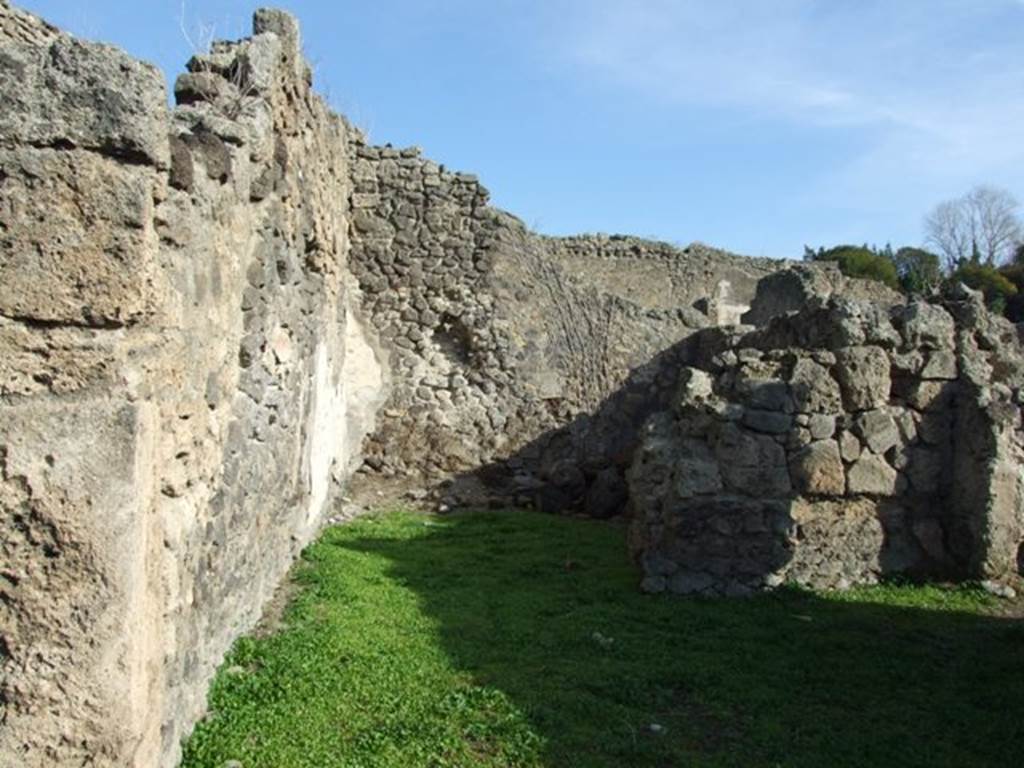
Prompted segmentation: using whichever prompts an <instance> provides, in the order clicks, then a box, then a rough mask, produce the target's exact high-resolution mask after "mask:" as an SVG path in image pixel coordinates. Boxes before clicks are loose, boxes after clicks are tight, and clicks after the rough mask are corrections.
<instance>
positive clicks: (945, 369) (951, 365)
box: [921, 349, 957, 381]
mask: <svg viewBox="0 0 1024 768" xmlns="http://www.w3.org/2000/svg"><path fill="white" fill-rule="evenodd" d="M956 375H957V366H956V354H954V353H953V351H952V350H948V349H937V350H935V351H933V352H932V353H931V354H929V355H928V362H927V363H926V364H925V366H924V369H923V370H922V371H921V378H922V379H936V380H943V381H951V380H953V379H955V378H956Z"/></svg>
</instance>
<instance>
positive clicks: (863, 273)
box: [804, 245, 900, 290]
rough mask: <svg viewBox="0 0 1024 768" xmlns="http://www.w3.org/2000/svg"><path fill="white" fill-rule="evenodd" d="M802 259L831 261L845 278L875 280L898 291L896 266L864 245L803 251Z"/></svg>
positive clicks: (898, 282)
mask: <svg viewBox="0 0 1024 768" xmlns="http://www.w3.org/2000/svg"><path fill="white" fill-rule="evenodd" d="M804 258H805V259H806V260H809V261H832V262H835V263H836V265H837V266H838V267H839V271H840V272H842V273H843V274H844V275H846V276H847V277H860V278H864V279H867V280H877V281H878V282H880V283H885V284H886V285H888V286H889V287H890V288H894V289H896V290H899V289H900V277H899V274H898V273H897V271H896V265H895V264H894V263H893V260H892V259H891V258H889V257H888V256H887V255H886V254H884V253H880V252H878V251H876V250H874V249H872V248H868V247H867V246H866V245H863V246H858V245H837V246H836V247H835V248H829V249H827V250H826V249H825V248H819V249H818V250H817V251H814V250H812V249H810V248H807V249H805V251H804Z"/></svg>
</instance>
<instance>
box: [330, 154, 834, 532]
mask: <svg viewBox="0 0 1024 768" xmlns="http://www.w3.org/2000/svg"><path fill="white" fill-rule="evenodd" d="M350 147H351V151H352V154H351V158H350V162H351V166H352V175H353V194H352V198H351V208H352V210H353V216H352V243H353V250H352V258H351V262H350V263H351V265H352V269H353V273H354V274H355V276H356V278H357V279H358V281H359V283H360V285H361V287H362V290H363V294H364V308H365V311H366V314H367V316H368V317H369V318H371V321H372V323H373V324H374V327H375V328H376V329H377V330H378V331H379V333H380V335H381V338H382V340H383V342H384V344H385V345H386V346H387V347H388V348H389V349H390V351H391V366H392V368H393V370H394V382H395V386H394V387H393V390H392V393H391V397H390V400H389V402H388V404H387V406H386V408H385V410H384V411H383V414H382V420H381V426H380V428H379V430H378V431H377V433H375V435H374V436H373V438H372V440H371V441H370V443H369V444H368V445H367V455H368V462H369V465H370V467H372V469H373V470H374V471H375V472H377V473H378V474H380V475H384V476H400V477H408V476H409V475H413V476H416V477H425V478H426V480H427V481H428V483H429V482H430V481H432V480H438V479H441V478H452V477H454V478H455V479H456V482H455V485H454V486H453V487H451V488H449V490H448V494H447V498H448V499H449V500H451V501H453V502H454V501H458V500H459V498H460V496H459V494H463V496H462V499H463V500H467V499H471V500H473V501H480V500H481V499H482V498H487V499H490V500H491V501H506V502H507V501H517V502H518V503H537V504H539V505H540V506H542V507H543V508H549V509H567V508H574V507H579V506H580V505H585V502H586V498H587V497H588V495H591V496H594V495H595V494H596V496H600V495H602V494H601V493H600V492H595V493H590V490H589V489H592V488H593V486H594V484H595V482H597V481H598V479H599V478H603V480H602V481H601V482H602V483H603V484H604V485H605V486H607V485H608V484H609V483H610V484H611V485H618V486H622V487H624V480H623V479H622V471H623V469H624V467H625V464H626V463H628V457H629V456H630V455H631V452H632V444H633V442H634V439H635V434H636V430H637V428H638V427H639V425H640V424H642V423H643V421H644V419H645V418H646V416H647V415H648V414H649V413H650V412H651V410H653V409H655V408H656V407H658V403H659V402H661V400H662V399H663V396H664V395H665V394H666V393H667V392H668V391H670V389H671V387H667V386H665V385H666V384H670V382H671V379H665V377H663V376H660V375H659V372H660V367H661V366H662V365H665V364H667V363H668V361H667V360H664V359H662V356H663V355H662V353H663V352H664V351H665V350H669V349H671V348H673V347H674V346H675V345H676V344H677V342H679V341H681V340H683V339H685V338H687V337H688V336H690V335H691V334H692V333H694V331H696V330H698V329H700V328H705V327H708V326H711V325H718V324H724V323H736V322H739V320H740V317H741V316H742V315H743V314H744V313H746V312H747V311H748V310H749V309H750V305H751V303H752V301H753V300H754V297H755V295H756V293H757V285H758V282H759V280H761V279H762V278H764V277H765V276H766V275H769V274H773V273H774V272H775V271H777V270H778V269H780V268H781V267H784V266H786V265H785V264H784V263H781V262H778V261H771V260H766V259H748V258H743V257H739V256H735V255H732V254H728V253H725V252H722V251H715V250H713V249H710V248H707V247H705V246H700V245H693V246H690V247H688V248H686V249H679V248H675V247H673V246H671V245H668V244H665V243H657V242H650V241H645V240H640V239H637V238H631V237H622V236H611V237H609V236H596V235H591V236H580V237H569V238H551V237H542V236H538V235H536V234H533V233H531V232H529V231H528V230H527V229H526V228H525V227H524V226H523V224H522V223H521V222H520V221H519V220H517V219H515V218H514V217H512V216H510V215H508V214H506V213H504V212H502V211H500V210H497V209H494V208H492V207H490V206H488V204H487V201H488V193H487V190H486V189H484V188H483V187H482V186H481V185H480V183H479V182H478V181H477V179H476V178H475V177H474V176H471V175H468V174H461V173H453V172H450V171H448V170H446V169H445V168H444V167H442V166H439V165H438V164H437V163H434V162H432V161H430V160H428V159H425V158H423V157H421V155H420V153H419V151H418V150H417V149H396V148H393V147H390V146H388V147H378V146H371V145H368V144H364V143H357V142H353V143H351V144H350ZM811 271H814V270H813V269H812V270H811ZM817 271H818V272H827V271H828V270H827V268H820V269H818V270H817ZM830 274H831V273H830ZM832 277H833V279H834V278H835V275H832ZM829 285H830V290H832V289H834V290H837V291H838V290H839V289H838V288H836V287H835V286H833V285H832V284H831V283H830V284H829ZM481 469H482V471H477V470H481ZM609 469H612V471H613V473H614V474H616V475H617V476H618V481H617V482H616V481H613V479H612V477H611V475H610V474H609V472H608V470H609ZM479 479H483V480H484V481H485V485H487V486H488V487H487V488H485V489H483V491H480V489H478V488H477V489H474V488H473V487H471V486H472V483H470V482H466V481H470V480H479ZM603 506H604V512H605V513H611V512H612V511H613V510H614V511H620V510H619V509H617V508H615V505H614V504H612V505H610V506H609V505H607V504H605V505H603Z"/></svg>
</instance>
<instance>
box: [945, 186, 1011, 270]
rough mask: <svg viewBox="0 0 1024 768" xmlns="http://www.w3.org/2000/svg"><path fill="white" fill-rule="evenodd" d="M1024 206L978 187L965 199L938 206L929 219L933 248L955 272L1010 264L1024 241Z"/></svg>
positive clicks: (999, 192)
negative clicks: (966, 266)
mask: <svg viewBox="0 0 1024 768" xmlns="http://www.w3.org/2000/svg"><path fill="white" fill-rule="evenodd" d="M1019 209H1020V204H1019V203H1018V202H1017V199H1016V198H1015V197H1014V196H1013V195H1011V194H1010V193H1009V192H1007V191H1006V190H1005V189H999V188H998V187H988V186H980V187H975V188H974V189H972V190H971V191H970V192H968V193H967V194H966V195H964V196H963V197H959V198H957V199H955V200H947V201H945V202H943V203H939V204H938V205H937V206H935V209H934V210H933V211H932V212H931V213H930V214H928V217H927V218H926V219H925V234H926V239H927V242H928V244H929V245H932V246H934V247H935V248H936V249H937V250H938V251H939V253H940V254H941V255H942V257H943V259H944V260H945V263H946V268H947V269H948V270H949V271H950V272H953V271H955V270H956V269H957V268H959V267H960V266H962V265H964V264H968V263H972V264H981V263H984V264H986V265H988V266H994V265H996V264H998V263H1001V262H1004V261H1009V260H1010V259H1011V258H1012V257H1013V252H1014V249H1015V248H1016V247H1017V245H1018V244H1019V243H1020V242H1021V240H1022V235H1024V225H1022V223H1021V219H1020V215H1019V214H1018V211H1019Z"/></svg>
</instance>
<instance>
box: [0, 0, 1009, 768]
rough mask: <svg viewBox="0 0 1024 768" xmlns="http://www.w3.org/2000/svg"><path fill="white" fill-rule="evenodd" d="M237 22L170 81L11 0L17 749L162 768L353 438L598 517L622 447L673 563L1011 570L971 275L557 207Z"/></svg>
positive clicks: (998, 404)
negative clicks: (232, 38)
mask: <svg viewBox="0 0 1024 768" xmlns="http://www.w3.org/2000/svg"><path fill="white" fill-rule="evenodd" d="M253 26H254V29H253V32H254V34H253V36H252V37H251V38H249V39H246V40H242V41H238V42H233V43H215V44H214V45H213V46H212V48H211V50H210V51H209V52H207V53H204V54H203V55H197V56H195V57H194V58H193V59H192V60H191V61H190V62H189V63H188V71H187V72H186V73H185V74H183V75H181V76H180V77H179V78H178V79H177V81H176V83H175V87H174V95H175V99H176V102H177V106H176V107H175V108H174V109H168V107H167V95H166V89H165V86H164V83H163V80H162V77H161V75H160V74H159V73H158V72H157V71H156V70H155V69H154V68H153V67H151V66H149V65H146V64H143V63H141V62H138V61H135V60H133V59H131V58H129V57H127V56H126V55H125V54H123V53H121V52H120V51H118V50H116V49H114V48H111V47H109V46H104V45H100V44H94V43H86V42H82V41H79V40H76V39H74V38H72V37H71V36H69V35H66V34H64V33H61V32H60V31H58V30H56V29H54V28H52V27H50V26H48V25H46V24H45V23H44V22H42V21H40V20H39V19H36V18H35V17H33V16H31V15H29V14H26V13H22V12H20V11H17V10H15V9H13V8H12V7H11V6H10V4H9V3H8V2H7V0H0V664H2V675H3V677H2V679H0V706H2V707H3V713H2V715H0V725H2V730H0V763H3V764H8V763H10V764H12V765H24V766H28V767H30V768H32V767H34V766H65V765H67V766H70V765H83V764H88V765H96V766H126V765H132V766H145V767H146V768H150V767H151V766H170V765H173V764H174V763H175V761H176V759H177V756H178V754H179V751H180V750H179V743H180V739H181V738H182V736H183V735H185V734H186V733H187V732H188V730H189V729H190V728H191V725H192V724H193V723H194V722H195V720H196V718H197V717H199V716H200V715H201V713H202V711H203V707H204V700H205V691H206V685H207V682H208V681H209V679H210V677H211V675H212V674H213V670H214V668H215V667H216V665H217V664H218V662H219V661H220V660H221V658H222V656H223V654H224V652H225V651H226V650H227V648H228V647H229V645H230V643H231V642H232V640H233V639H234V638H235V637H237V636H238V635H239V634H241V633H243V632H245V631H247V630H248V629H250V628H251V627H252V626H253V625H254V624H255V622H256V621H257V619H258V618H259V616H260V614H261V610H262V608H263V606H264V605H265V603H266V602H267V600H268V598H269V597H270V596H271V594H272V592H273V590H274V589H275V587H276V585H277V584H278V583H279V581H280V580H281V578H282V577H283V575H284V574H285V572H286V570H287V569H288V567H289V565H290V564H291V562H292V561H293V559H294V558H295V556H296V555H297V554H298V552H299V551H300V549H301V548H302V547H303V546H304V544H305V543H306V542H308V541H309V540H310V538H311V537H312V536H313V535H314V534H315V533H316V532H317V530H318V529H319V527H320V525H321V524H322V522H323V520H324V519H325V517H326V516H327V514H328V511H329V510H330V509H331V508H332V505H333V504H334V501H335V499H336V498H338V497H339V495H340V491H341V489H342V488H343V486H344V485H345V484H346V482H347V480H348V477H349V475H350V474H351V473H352V472H353V471H354V470H355V469H356V468H357V467H360V465H361V469H362V470H363V472H364V473H365V474H366V476H367V477H368V478H370V479H372V480H373V481H375V482H380V481H383V480H392V479H393V480H399V481H402V482H406V483H411V484H413V485H415V486H417V487H422V486H423V485H424V484H427V485H435V486H438V487H442V488H444V494H445V498H446V499H447V500H448V501H450V502H451V503H457V502H459V501H480V500H484V501H488V502H492V503H508V502H514V503H518V504H528V505H533V506H536V507H539V508H541V509H545V510H550V511H565V510H584V511H586V512H587V513H589V514H592V515H597V516H607V515H613V514H617V513H620V512H622V511H623V509H624V508H625V507H626V503H627V496H628V492H629V490H630V489H628V488H627V484H626V477H625V474H626V469H627V468H628V467H629V466H630V465H631V463H632V464H633V467H634V469H633V473H632V493H633V501H632V504H633V507H634V508H635V509H636V510H637V511H638V513H639V514H640V515H641V516H640V517H639V518H638V522H637V524H636V525H635V526H634V539H635V541H636V543H637V546H638V547H639V549H640V550H641V551H642V552H644V553H645V555H644V562H645V565H646V566H647V568H648V580H647V586H648V587H649V588H652V589H663V588H666V587H667V588H672V589H675V590H676V591H692V590H693V589H695V588H696V587H695V585H697V587H699V588H701V589H721V590H727V591H735V590H736V589H737V585H738V586H739V587H742V589H749V588H752V587H756V586H759V585H762V584H765V583H772V582H773V581H774V580H777V579H778V578H780V577H781V578H787V577H789V576H792V577H793V578H799V579H802V580H803V581H804V582H806V583H814V584H839V583H840V578H841V577H844V576H845V577H846V578H847V580H848V581H852V580H867V579H870V578H873V577H874V576H875V575H877V574H878V573H880V572H884V571H885V570H886V569H887V568H895V566H893V565H892V564H893V563H898V564H899V567H900V568H902V569H905V570H912V571H913V570H931V571H936V572H939V571H941V572H950V573H985V574H989V573H1000V572H1003V571H1005V570H1006V569H1008V568H1012V567H1014V566H1015V563H1016V558H1017V557H1018V553H1017V549H1018V545H1019V541H1020V535H1019V531H1020V527H1021V521H1020V513H1019V506H1020V505H1019V503H1018V499H1019V497H1020V488H1019V466H1020V458H1021V457H1020V456H1019V453H1020V450H1021V440H1020V434H1019V432H1020V427H1019V423H1018V418H1019V409H1018V408H1017V407H1016V406H1017V398H1018V396H1019V395H1018V392H1019V390H1018V389H1017V384H1016V383H1015V382H1016V381H1017V379H1016V377H1017V375H1018V373H1017V372H1018V369H1019V366H1018V363H1017V360H1018V357H1017V356H1016V355H1017V353H1016V352H1015V351H1013V352H1012V353H1011V352H1007V350H1011V348H1012V349H1016V348H1013V347H1012V345H1010V344H1009V342H1008V341H1007V339H1006V338H1005V337H1007V336H1008V334H1009V333H1010V331H1011V330H1012V329H1008V327H1007V326H1005V325H1004V324H1001V323H999V322H997V321H995V320H992V319H991V318H989V317H988V316H987V315H986V314H985V313H984V311H983V309H981V308H980V307H979V306H978V305H977V302H973V300H969V299H963V300H961V301H959V302H954V303H953V304H949V305H946V309H942V308H938V307H932V306H931V305H924V304H917V305H913V306H912V307H911V308H905V307H901V305H900V299H899V297H896V296H893V295H891V294H890V293H889V292H887V291H883V290H881V289H880V288H878V287H877V285H874V284H869V283H864V282H861V281H851V280H847V279H845V278H843V277H842V276H841V275H839V273H838V272H837V271H836V270H835V269H834V268H833V267H831V266H829V265H812V266H800V267H797V266H794V265H786V264H784V263H781V262H774V261H768V260H764V259H748V258H743V257H740V256H736V255H733V254H728V253H725V252H722V251H717V250H715V249H712V248H709V247H707V246H703V245H700V244H694V245H691V246H688V247H686V248H676V247H674V246H671V245H668V244H665V243H656V242H651V241H646V240H640V239H636V238H631V237H623V236H603V235H587V236H580V237H568V238H553V237H544V236H540V235H537V234H535V233H532V232H530V231H528V230H527V229H526V228H525V227H524V226H523V224H522V223H521V222H520V221H518V220H517V219H515V218H514V217H513V216H510V215H509V214H507V213H504V212H502V211H500V210H497V209H494V208H492V207H490V206H489V205H488V193H487V190H486V189H484V188H483V187H482V186H481V185H480V183H479V182H478V181H477V180H476V178H474V177H473V176H470V175H467V174H460V173H453V172H451V171H449V170H447V169H445V168H444V167H442V166H440V165H438V164H437V163H434V162H432V161H430V160H428V159H426V158H423V157H422V156H421V155H420V153H419V151H418V150H415V149H402V150H400V149H395V148H393V147H390V146H385V147H378V146H372V145H370V144H369V143H367V142H366V140H365V139H364V138H363V137H362V136H361V135H360V134H359V132H358V131H356V130H354V129H352V128H351V127H349V126H348V125H347V124H346V123H345V121H344V120H343V118H341V117H339V116H337V115H335V114H333V113H331V112H330V111H329V110H328V109H327V108H326V107H325V106H324V104H323V103H322V101H321V100H320V99H319V98H318V97H316V96H315V95H314V94H313V92H312V83H311V75H310V70H309V68H308V66H307V65H306V63H305V62H304V60H303V58H302V55H301V42H300V39H299V30H298V27H297V24H296V22H295V20H294V19H292V18H291V17H290V16H288V15H287V14H284V13H281V12H276V11H268V10H263V11H258V12H257V13H256V14H255V17H254V25H253ZM784 267H787V269H785V271H782V272H780V271H779V270H780V269H782V268H784ZM851 296H852V297H858V296H860V297H868V298H870V299H872V300H873V301H875V302H876V303H875V304H874V305H873V306H874V309H870V308H868V309H859V310H856V311H854V310H853V309H849V308H850V307H852V306H854V305H847V304H842V303H839V304H831V305H824V304H821V303H819V302H820V301H822V300H824V299H825V298H828V297H851ZM805 304H813V305H814V306H815V307H817V308H816V309H814V310H813V313H817V314H813V313H812V314H809V315H806V314H805V315H798V316H795V317H788V318H786V319H783V320H780V321H777V322H772V318H774V317H776V316H778V315H780V314H782V313H786V312H790V311H791V310H795V309H799V308H800V307H802V306H804V305H805ZM890 307H892V309H890ZM844 308H845V309H844ZM808 311H811V310H808ZM844 312H845V313H847V314H843V313H844ZM851 312H852V313H853V314H850V313H851ZM857 312H859V313H860V314H859V315H858V314H857ZM890 312H891V313H892V320H891V321H890V319H889V317H890ZM914 313H917V314H914ZM740 321H742V322H745V323H748V324H753V325H760V326H764V327H763V329H762V330H761V331H758V332H755V333H753V334H752V335H751V334H747V335H741V333H740V330H739V327H738V326H736V325H735V324H736V323H738V322H740ZM936 328H937V329H939V330H938V331H936V330H935V329H936ZM727 329H731V330H727ZM747 330H749V327H748V328H747ZM787 334H788V335H787ZM844 334H845V335H844ZM858 334H860V335H859V336H858ZM951 360H952V362H950V361H951ZM683 366H688V367H690V368H697V369H700V371H702V373H697V372H693V373H690V374H688V375H689V378H688V379H687V381H689V382H690V389H688V390H687V393H688V394H687V395H686V399H684V400H683V401H680V402H676V401H675V396H676V394H677V391H678V387H677V379H678V372H679V369H680V367H683ZM951 366H952V367H951ZM883 369H884V371H886V375H887V376H888V378H885V377H883V376H882V375H881V373H878V371H882V370H883ZM822 371H824V375H822V376H821V377H818V374H819V373H821V372H822ZM876 373H878V376H875V374H876ZM855 374H856V375H855ZM861 374H863V375H861ZM833 375H834V377H835V378H832V379H830V378H829V376H833ZM879 377H880V378H879ZM830 382H831V383H830ZM800 387H804V389H805V390H806V391H804V390H801V389H800ZM887 387H888V388H889V389H888V392H887V391H886V388H887ZM822 388H824V389H822ZM811 390H813V391H814V392H815V393H817V394H814V395H813V396H812V395H811V394H810V392H811ZM799 392H803V394H802V395H799V396H798V393H799ZM800 397H803V398H804V399H800ZM751 398H752V399H751ZM951 403H952V405H951ZM649 418H650V419H651V421H650V422H649V423H648V427H647V429H646V433H645V432H642V430H641V428H642V427H643V425H644V424H645V422H647V421H648V419H649ZM953 429H956V430H961V431H963V432H964V433H966V434H969V439H966V440H963V441H960V442H957V441H954V440H953V439H952V437H951V434H952V430H953ZM364 438H365V440H364ZM641 438H643V439H644V441H645V442H644V443H643V450H642V452H641V453H640V454H639V455H638V456H637V457H636V458H635V460H634V456H635V454H636V450H637V445H638V444H639V443H640V440H641ZM894 440H895V442H893V441H894ZM701 446H703V447H701ZM364 456H365V464H363V457H364ZM937 468H938V469H937ZM950 479H952V481H950ZM950 482H951V484H950ZM794 489H795V490H794ZM944 493H945V494H947V496H950V497H951V498H952V499H953V502H952V503H949V504H946V505H944V506H939V505H938V500H939V499H940V498H942V497H943V494H944ZM755 497H756V498H755ZM695 500H696V502H695ZM738 521H742V524H740V523H739V522H738ZM694 532H696V533H694ZM836 532H844V534H843V536H836V535H835V534H836ZM845 532H849V535H847V534H846V533H845ZM683 533H685V536H684V535H682V534H683ZM690 535H697V536H698V541H699V542H701V544H702V548H699V550H694V549H693V547H689V548H688V545H687V544H686V543H685V538H686V536H690ZM883 535H884V536H886V537H888V538H887V539H886V540H885V542H882V539H881V537H882V536H883ZM800 537H803V538H802V539H801V538H800ZM798 539H799V541H798ZM890 540H891V542H894V543H893V544H890V543H888V542H889V541H890ZM880 542H882V543H880ZM705 544H706V545H707V548H704V547H703V545H705ZM897 544H898V546H897ZM880 547H881V554H879V552H878V551H876V550H879V548H880ZM741 551H742V553H743V555H744V557H745V558H747V560H754V561H756V563H755V565H754V566H751V567H753V571H751V567H748V565H746V564H743V565H737V564H736V563H737V558H736V555H737V553H738V552H741ZM851 552H852V553H853V554H851ZM832 562H834V563H837V564H838V566H836V567H837V568H838V569H839V571H840V572H841V573H840V574H839V575H837V576H836V577H835V578H833V574H832V570H833V568H832V566H830V565H828V563H832ZM744 563H746V561H744ZM708 579H710V581H708ZM741 591H742V590H741Z"/></svg>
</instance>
